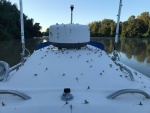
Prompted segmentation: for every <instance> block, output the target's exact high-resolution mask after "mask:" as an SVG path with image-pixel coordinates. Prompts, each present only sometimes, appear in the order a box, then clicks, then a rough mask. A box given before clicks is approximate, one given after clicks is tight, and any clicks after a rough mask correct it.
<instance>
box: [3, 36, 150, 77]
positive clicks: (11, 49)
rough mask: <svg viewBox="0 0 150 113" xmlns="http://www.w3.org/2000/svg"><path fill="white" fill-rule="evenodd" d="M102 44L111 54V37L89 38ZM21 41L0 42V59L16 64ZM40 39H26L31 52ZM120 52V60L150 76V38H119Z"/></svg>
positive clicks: (11, 64) (18, 59) (118, 48)
mask: <svg viewBox="0 0 150 113" xmlns="http://www.w3.org/2000/svg"><path fill="white" fill-rule="evenodd" d="M91 40H93V41H98V42H101V43H103V44H104V46H105V50H106V52H107V53H108V54H109V55H111V54H112V51H113V40H112V38H111V39H110V38H94V37H93V38H91ZM20 42H21V41H20V40H13V41H4V42H0V60H2V61H5V62H7V63H9V65H10V66H13V65H15V64H17V63H18V62H19V61H20V59H21V57H20V53H21V51H22V50H21V43H20ZM41 42H42V40H37V39H26V47H27V48H28V49H29V50H30V52H31V53H32V52H33V51H34V50H35V48H36V46H37V45H38V44H39V43H41ZM117 50H118V52H119V53H120V56H121V57H120V61H121V62H123V63H124V64H126V65H128V66H130V67H132V68H133V69H135V70H137V71H139V72H141V73H142V74H144V75H146V76H148V77H150V39H126V40H121V41H120V42H119V44H118V47H117Z"/></svg>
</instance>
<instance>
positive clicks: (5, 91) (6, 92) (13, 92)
mask: <svg viewBox="0 0 150 113" xmlns="http://www.w3.org/2000/svg"><path fill="white" fill-rule="evenodd" d="M0 94H14V95H16V96H18V97H21V98H22V99H23V100H29V99H31V97H30V96H28V95H26V94H24V93H22V92H19V91H15V90H0Z"/></svg>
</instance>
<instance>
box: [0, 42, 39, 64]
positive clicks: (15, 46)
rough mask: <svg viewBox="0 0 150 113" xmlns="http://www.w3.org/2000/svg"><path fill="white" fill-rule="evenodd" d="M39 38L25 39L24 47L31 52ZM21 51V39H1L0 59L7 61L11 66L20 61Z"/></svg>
mask: <svg viewBox="0 0 150 113" xmlns="http://www.w3.org/2000/svg"><path fill="white" fill-rule="evenodd" d="M40 42H41V40H39V39H26V42H25V43H26V44H25V45H26V48H27V49H29V51H30V52H31V53H33V51H34V50H35V48H36V46H37V44H38V43H40ZM21 52H22V47H21V40H12V41H2V42H0V60H2V61H5V62H7V63H8V64H9V65H10V66H13V65H15V64H17V63H19V62H20V60H21V56H20V53H21Z"/></svg>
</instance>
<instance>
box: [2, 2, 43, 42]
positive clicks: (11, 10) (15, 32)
mask: <svg viewBox="0 0 150 113" xmlns="http://www.w3.org/2000/svg"><path fill="white" fill-rule="evenodd" d="M40 29H41V26H40V25H39V23H34V20H33V19H29V18H28V17H27V16H26V15H24V32H25V38H32V37H40V36H42V33H41V31H40ZM18 38H20V11H19V10H18V8H17V6H16V4H11V2H10V1H7V0H0V40H11V39H18Z"/></svg>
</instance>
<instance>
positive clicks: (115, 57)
mask: <svg viewBox="0 0 150 113" xmlns="http://www.w3.org/2000/svg"><path fill="white" fill-rule="evenodd" d="M121 7H122V0H120V3H119V10H118V15H117V16H118V18H117V27H116V34H115V42H114V51H113V57H112V59H113V60H114V61H116V60H119V55H118V53H117V50H116V48H117V47H116V46H117V43H118V36H119V24H120V16H121Z"/></svg>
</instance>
